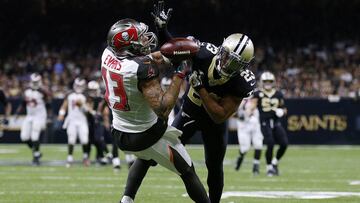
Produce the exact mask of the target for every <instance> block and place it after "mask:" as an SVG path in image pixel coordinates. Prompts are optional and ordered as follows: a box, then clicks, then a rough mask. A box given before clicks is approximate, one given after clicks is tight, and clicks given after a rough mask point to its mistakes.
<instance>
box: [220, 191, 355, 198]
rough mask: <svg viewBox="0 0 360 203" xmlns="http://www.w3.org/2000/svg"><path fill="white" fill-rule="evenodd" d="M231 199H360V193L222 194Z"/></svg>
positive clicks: (266, 192)
mask: <svg viewBox="0 0 360 203" xmlns="http://www.w3.org/2000/svg"><path fill="white" fill-rule="evenodd" d="M229 197H262V198H286V199H331V198H337V197H360V192H326V191H322V192H311V191H307V192H305V191H253V192H239V191H228V192H224V193H223V194H222V197H221V198H222V199H226V198H229Z"/></svg>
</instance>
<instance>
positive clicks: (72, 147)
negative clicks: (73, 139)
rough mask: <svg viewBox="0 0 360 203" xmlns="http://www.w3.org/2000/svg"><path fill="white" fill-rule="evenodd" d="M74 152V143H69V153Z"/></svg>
mask: <svg viewBox="0 0 360 203" xmlns="http://www.w3.org/2000/svg"><path fill="white" fill-rule="evenodd" d="M73 153H74V145H72V144H69V145H68V154H69V155H72V154H73Z"/></svg>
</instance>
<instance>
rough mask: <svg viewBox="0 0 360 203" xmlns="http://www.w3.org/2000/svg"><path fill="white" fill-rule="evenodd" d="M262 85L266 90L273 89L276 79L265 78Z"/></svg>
mask: <svg viewBox="0 0 360 203" xmlns="http://www.w3.org/2000/svg"><path fill="white" fill-rule="evenodd" d="M262 85H263V88H264V89H265V90H271V89H273V88H274V86H275V81H274V80H264V81H262Z"/></svg>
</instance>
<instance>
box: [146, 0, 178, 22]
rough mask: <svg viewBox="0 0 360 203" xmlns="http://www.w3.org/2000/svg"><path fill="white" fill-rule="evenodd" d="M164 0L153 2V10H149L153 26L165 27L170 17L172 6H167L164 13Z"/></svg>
mask: <svg viewBox="0 0 360 203" xmlns="http://www.w3.org/2000/svg"><path fill="white" fill-rule="evenodd" d="M164 5H165V3H164V1H162V0H160V1H158V3H157V4H154V11H153V12H151V15H152V17H153V18H154V22H155V26H156V28H158V29H162V28H165V27H166V26H167V24H168V22H169V20H170V18H171V13H172V11H173V9H172V8H169V9H168V10H167V12H166V13H165V9H164Z"/></svg>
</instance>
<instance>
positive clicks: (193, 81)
mask: <svg viewBox="0 0 360 203" xmlns="http://www.w3.org/2000/svg"><path fill="white" fill-rule="evenodd" d="M189 83H190V85H191V87H193V88H194V89H195V90H196V91H199V90H200V89H201V88H202V87H204V73H203V72H202V71H200V70H199V71H193V73H192V74H191V76H190V78H189Z"/></svg>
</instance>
